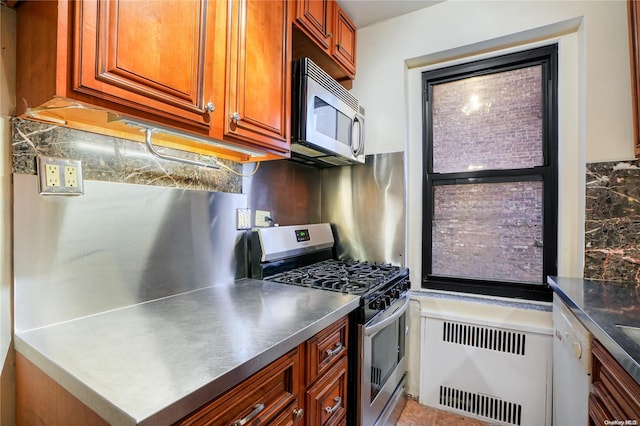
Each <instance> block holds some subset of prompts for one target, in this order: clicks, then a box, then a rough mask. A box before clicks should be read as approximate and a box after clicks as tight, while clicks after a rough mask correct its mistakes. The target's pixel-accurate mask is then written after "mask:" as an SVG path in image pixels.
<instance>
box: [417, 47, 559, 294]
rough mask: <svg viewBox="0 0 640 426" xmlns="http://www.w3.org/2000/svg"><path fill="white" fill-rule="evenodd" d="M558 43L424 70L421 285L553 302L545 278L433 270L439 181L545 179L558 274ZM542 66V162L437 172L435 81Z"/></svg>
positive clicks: (546, 259) (548, 249)
mask: <svg viewBox="0 0 640 426" xmlns="http://www.w3.org/2000/svg"><path fill="white" fill-rule="evenodd" d="M557 64H558V46H557V44H554V45H549V46H544V47H539V48H535V49H531V50H526V51H521V52H516V53H511V54H506V55H501V56H496V57H492V58H489V59H483V60H478V61H473V62H469V63H465V64H460V65H454V66H450V67H445V68H440V69H437V70H433V71H424V72H423V73H422V105H423V107H422V113H423V115H422V125H423V129H422V134H423V170H424V176H423V178H424V179H423V183H424V185H423V189H422V194H423V200H422V205H423V230H422V234H423V235H422V236H423V238H422V288H425V289H435V290H446V291H456V292H464V293H473V294H482V295H490V296H501V297H510V298H521V299H528V300H540V301H551V299H552V291H551V289H550V287H549V285H548V284H547V283H546V282H542V283H540V284H524V283H518V282H502V281H491V280H477V279H463V278H454V277H441V276H434V275H432V274H431V261H432V229H433V227H432V222H433V194H434V187H435V186H437V185H450V184H458V185H459V184H468V183H483V182H507V181H524V180H532V179H533V180H542V181H543V200H542V202H543V207H542V210H543V212H542V213H543V220H542V223H543V241H544V249H543V265H542V267H543V280H544V279H546V277H547V276H548V275H556V274H557V229H558V226H557V218H558V195H557V194H558V65H557ZM534 65H541V66H542V77H543V78H542V85H543V87H542V96H543V120H542V126H543V129H542V132H543V148H542V150H543V158H544V160H543V165H542V166H537V167H531V168H522V169H504V170H477V171H465V172H460V173H433V149H432V136H433V129H432V119H431V118H432V116H431V104H430V103H429V99H431V98H432V95H433V93H432V91H433V85H436V84H440V83H446V82H450V81H455V80H460V79H466V78H470V77H476V76H480V75H486V74H494V73H496V72H501V71H509V70H513V69H518V68H524V67H530V66H534Z"/></svg>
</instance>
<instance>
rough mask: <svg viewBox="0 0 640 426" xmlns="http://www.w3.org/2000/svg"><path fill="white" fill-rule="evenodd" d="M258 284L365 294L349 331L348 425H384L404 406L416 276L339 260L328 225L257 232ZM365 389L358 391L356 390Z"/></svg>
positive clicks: (255, 265)
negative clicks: (409, 311)
mask: <svg viewBox="0 0 640 426" xmlns="http://www.w3.org/2000/svg"><path fill="white" fill-rule="evenodd" d="M252 236H253V237H252V247H251V253H252V255H251V257H252V260H251V263H252V265H251V271H252V276H253V277H254V278H259V279H264V280H269V281H275V282H279V283H284V284H289V285H300V286H306V287H311V288H316V289H318V290H320V291H323V290H324V291H337V292H343V293H350V294H357V295H360V306H359V308H358V309H356V310H355V311H354V312H352V314H351V318H350V319H351V321H350V324H351V327H352V328H351V330H350V331H349V336H350V342H349V346H350V347H351V348H357V350H353V349H350V351H349V376H350V377H349V379H350V380H349V381H350V383H352V386H350V388H351V391H350V395H349V399H348V403H349V406H348V410H347V411H348V423H349V424H351V425H366V426H372V425H383V424H385V423H386V421H387V419H388V418H389V417H390V416H392V415H393V414H394V412H397V411H398V410H399V409H401V408H402V402H404V398H403V397H404V382H405V374H406V359H405V349H406V341H405V338H406V335H407V332H408V329H407V321H406V311H407V307H408V304H409V299H408V297H407V290H408V289H409V287H410V283H409V270H408V269H407V268H403V267H400V266H395V265H390V264H376V263H370V262H367V261H356V260H350V259H348V260H343V259H340V260H338V259H335V256H334V253H333V249H334V244H335V240H334V237H333V233H332V230H331V226H330V225H329V224H328V223H322V224H309V225H299V226H281V227H271V228H259V229H257V230H256V231H255V232H253V234H252ZM353 384H357V385H355V386H354V385H353Z"/></svg>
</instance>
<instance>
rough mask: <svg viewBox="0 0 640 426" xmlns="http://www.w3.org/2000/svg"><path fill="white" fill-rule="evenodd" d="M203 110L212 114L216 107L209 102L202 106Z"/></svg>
mask: <svg viewBox="0 0 640 426" xmlns="http://www.w3.org/2000/svg"><path fill="white" fill-rule="evenodd" d="M204 110H205V112H213V111H215V110H216V106H215V105H214V104H213V102H209V103H207V104H206V105H205V106H204Z"/></svg>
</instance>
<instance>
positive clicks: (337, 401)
mask: <svg viewBox="0 0 640 426" xmlns="http://www.w3.org/2000/svg"><path fill="white" fill-rule="evenodd" d="M333 400H334V401H335V405H334V406H333V407H325V409H324V411H326V412H327V414H332V413H335V412H336V411H338V408H340V404H342V398H340V397H339V396H336V397H335V398H333Z"/></svg>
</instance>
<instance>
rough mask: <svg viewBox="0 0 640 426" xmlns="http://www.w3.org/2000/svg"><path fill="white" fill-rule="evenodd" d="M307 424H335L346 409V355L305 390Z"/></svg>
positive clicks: (341, 418) (342, 417) (340, 420)
mask: <svg viewBox="0 0 640 426" xmlns="http://www.w3.org/2000/svg"><path fill="white" fill-rule="evenodd" d="M306 402H307V415H306V416H305V417H307V424H308V425H310V426H328V425H337V424H340V423H342V422H343V421H344V416H345V415H346V412H347V411H346V410H347V357H346V356H345V357H342V359H341V360H340V362H338V364H336V365H335V366H334V367H333V368H332V369H331V370H330V371H328V372H327V373H326V374H324V375H323V376H322V377H321V378H320V379H319V380H318V381H317V382H316V383H315V384H314V385H313V386H311V388H309V390H308V391H307V398H306Z"/></svg>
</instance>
